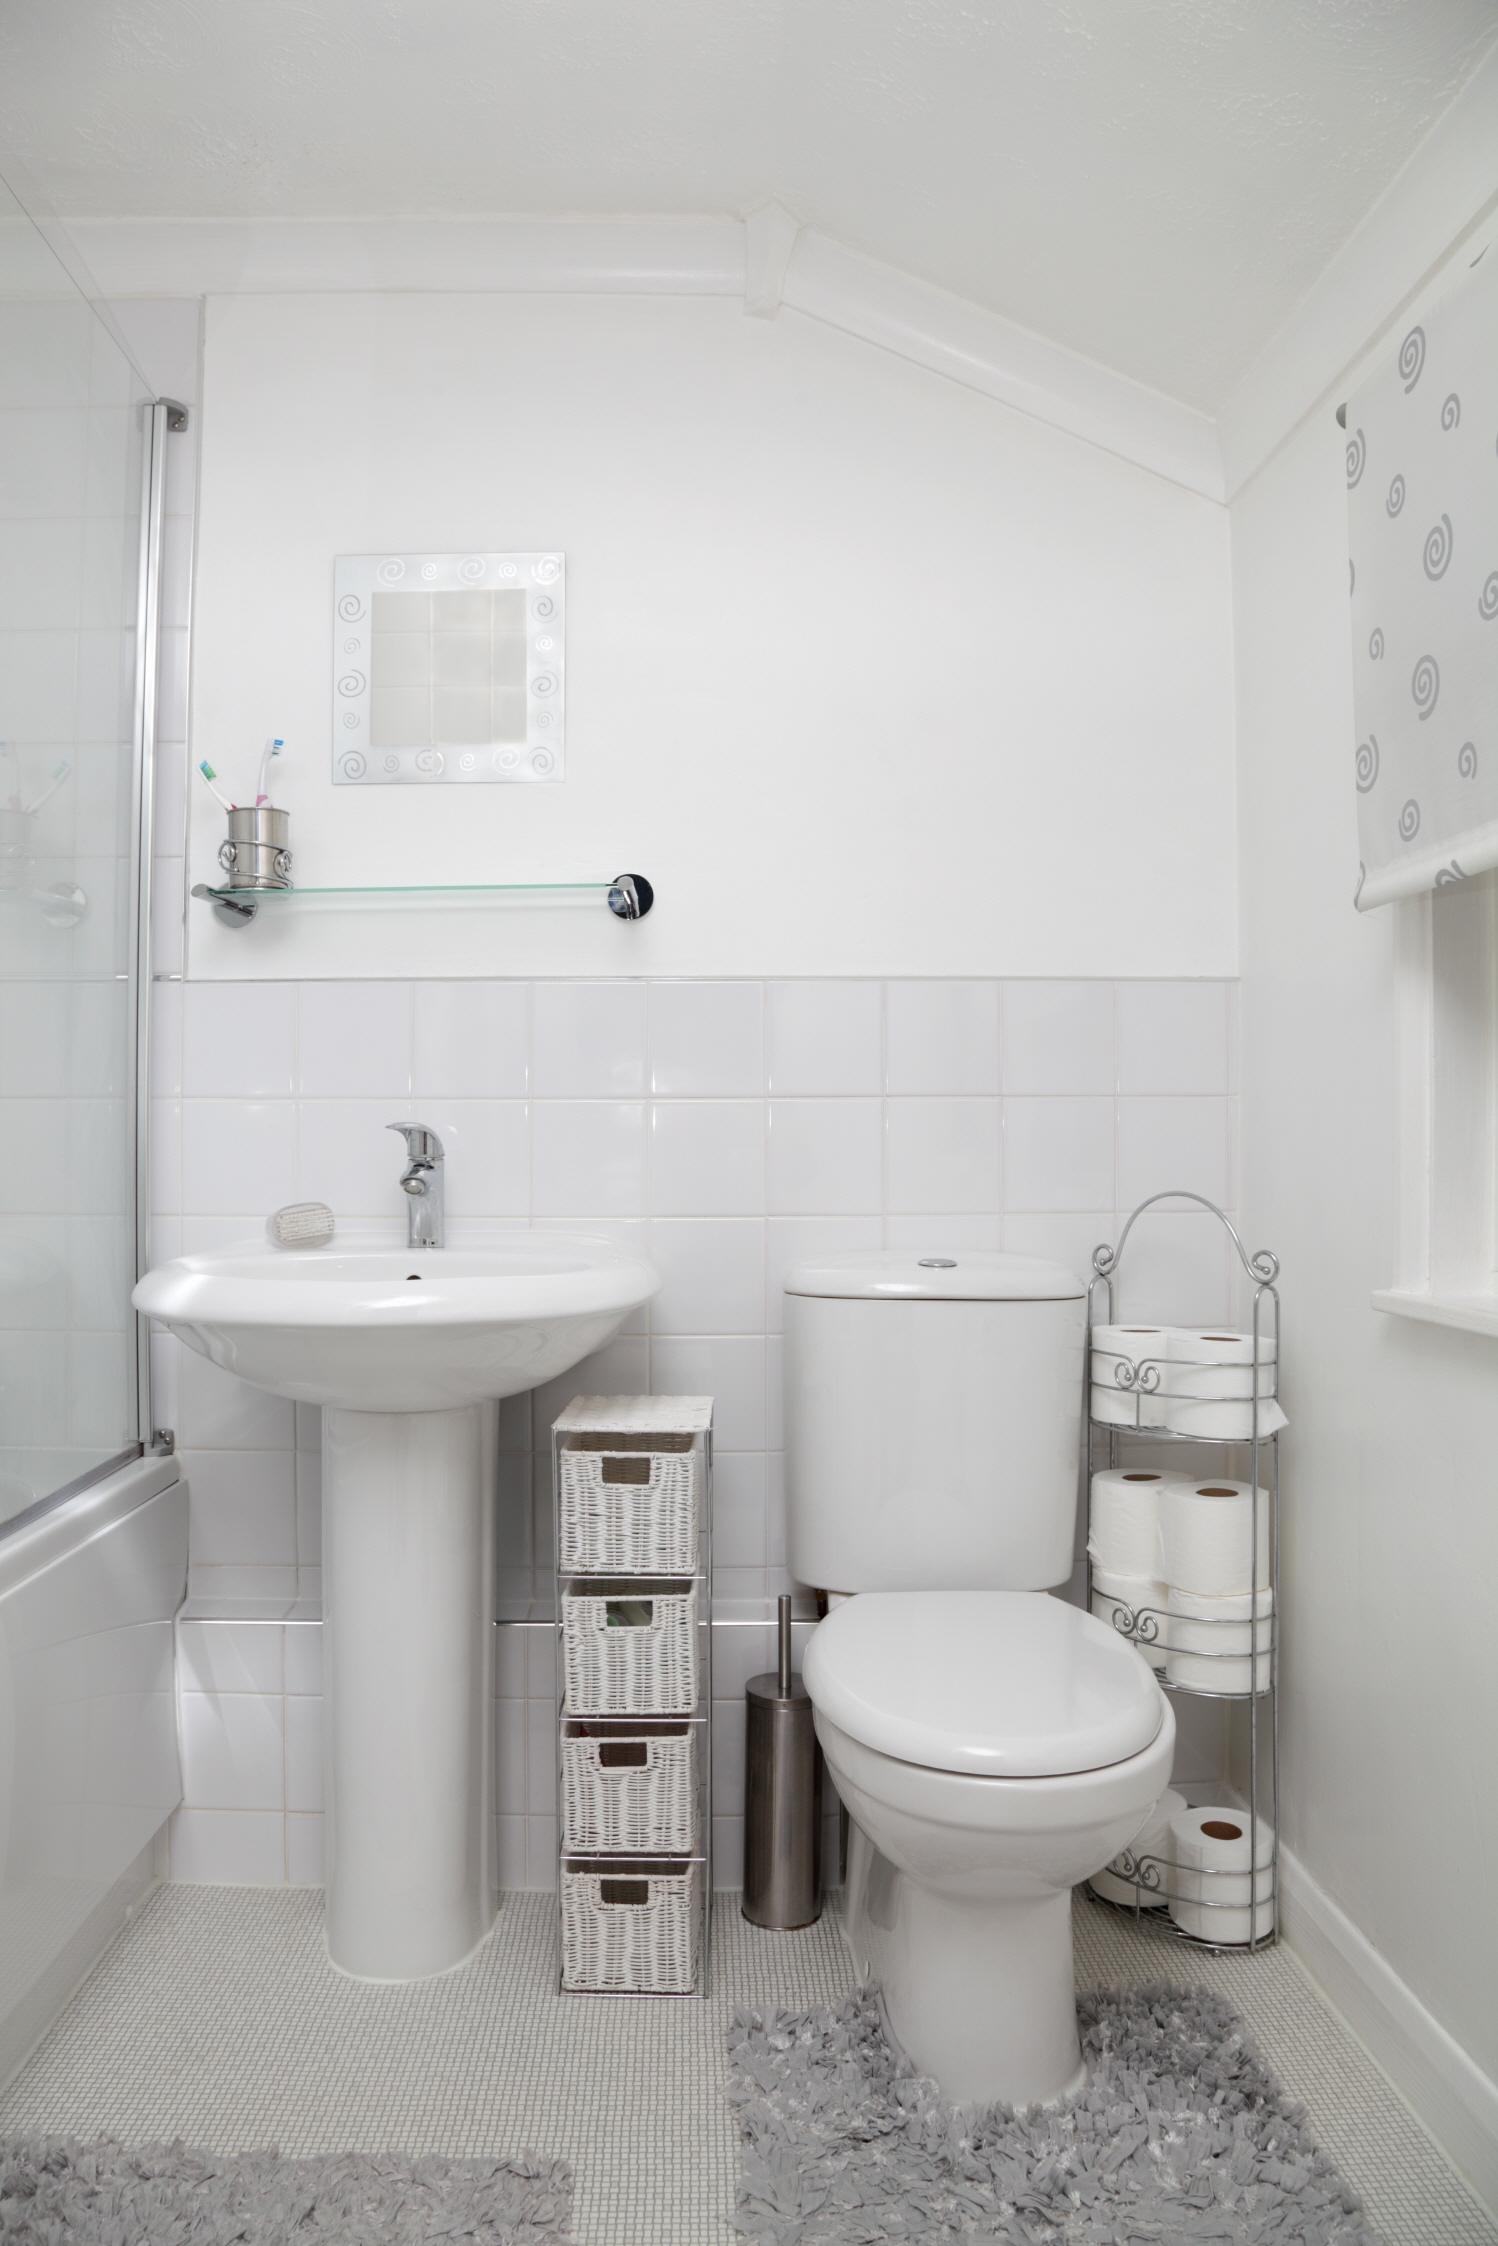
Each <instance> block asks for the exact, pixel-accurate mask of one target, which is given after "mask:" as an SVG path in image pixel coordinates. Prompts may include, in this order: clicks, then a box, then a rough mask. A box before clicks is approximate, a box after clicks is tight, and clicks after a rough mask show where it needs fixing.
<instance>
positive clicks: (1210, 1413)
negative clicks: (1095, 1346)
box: [1165, 1326, 1285, 1443]
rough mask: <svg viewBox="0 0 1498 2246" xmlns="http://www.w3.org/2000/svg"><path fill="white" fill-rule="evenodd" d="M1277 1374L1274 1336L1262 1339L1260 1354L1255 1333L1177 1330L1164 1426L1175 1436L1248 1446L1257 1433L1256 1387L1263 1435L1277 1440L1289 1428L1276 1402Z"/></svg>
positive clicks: (1173, 1331)
mask: <svg viewBox="0 0 1498 2246" xmlns="http://www.w3.org/2000/svg"><path fill="white" fill-rule="evenodd" d="M1256 1357H1257V1360H1258V1362H1257V1368H1256V1366H1255V1358H1256ZM1256 1371H1257V1380H1256V1379H1255V1373H1256ZM1275 1371H1276V1368H1275V1342H1274V1337H1273V1335H1271V1334H1261V1335H1260V1336H1259V1341H1258V1347H1257V1350H1256V1349H1255V1346H1254V1337H1253V1335H1252V1334H1251V1333H1233V1332H1230V1331H1228V1330H1227V1329H1226V1328H1222V1327H1218V1328H1208V1327H1202V1326H1172V1327H1171V1328H1170V1371H1169V1373H1168V1375H1167V1377H1166V1382H1165V1386H1166V1389H1167V1391H1168V1395H1167V1400H1166V1405H1165V1425H1166V1426H1167V1427H1168V1428H1169V1430H1170V1432H1171V1433H1172V1434H1173V1435H1197V1436H1200V1437H1202V1438H1203V1440H1205V1441H1209V1442H1221V1443H1246V1442H1248V1441H1250V1440H1251V1438H1252V1436H1253V1431H1254V1404H1253V1399H1254V1391H1255V1387H1256V1386H1257V1390H1258V1396H1259V1433H1260V1435H1273V1434H1275V1433H1277V1432H1278V1430H1279V1429H1280V1428H1281V1427H1283V1426H1284V1425H1285V1415H1284V1413H1283V1412H1282V1411H1281V1410H1280V1407H1279V1405H1278V1404H1277V1403H1276V1401H1275V1397H1274V1389H1275Z"/></svg>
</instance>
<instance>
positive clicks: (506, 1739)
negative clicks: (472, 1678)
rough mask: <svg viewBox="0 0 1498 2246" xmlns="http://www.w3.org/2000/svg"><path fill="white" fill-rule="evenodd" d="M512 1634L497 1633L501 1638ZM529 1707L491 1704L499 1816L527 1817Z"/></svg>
mask: <svg viewBox="0 0 1498 2246" xmlns="http://www.w3.org/2000/svg"><path fill="white" fill-rule="evenodd" d="M514 1634H515V1633H514V1632H507V1631H503V1630H502V1631H500V1632H499V1635H500V1636H501V1637H505V1636H513V1635H514ZM538 1705H540V1703H538ZM531 1706H532V1703H531V1702H530V1701H528V1700H497V1701H496V1702H495V1704H494V1800H495V1806H496V1808H497V1809H498V1811H499V1813H500V1815H501V1816H514V1817H524V1816H525V1815H526V1814H527V1806H528V1797H527V1793H526V1786H527V1779H526V1741H527V1739H528V1738H529V1736H530V1711H531Z"/></svg>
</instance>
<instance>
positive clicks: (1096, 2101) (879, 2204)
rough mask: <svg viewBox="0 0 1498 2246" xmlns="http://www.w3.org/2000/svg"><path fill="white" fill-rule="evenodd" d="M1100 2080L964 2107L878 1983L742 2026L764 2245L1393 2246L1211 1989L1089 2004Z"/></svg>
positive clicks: (739, 2076) (741, 2108)
mask: <svg viewBox="0 0 1498 2246" xmlns="http://www.w3.org/2000/svg"><path fill="white" fill-rule="evenodd" d="M1077 2012H1078V2024H1079V2026H1080V2028H1081V2033H1082V2051H1083V2055H1084V2057H1085V2058H1086V2060H1087V2066H1088V2082H1087V2088H1086V2089H1085V2090H1084V2091H1082V2092H1081V2093H1080V2094H1079V2095H1078V2096H1077V2097H1076V2098H1074V2099H1072V2100H1070V2101H1068V2102H1067V2103H1066V2104H1064V2105H1061V2106H1057V2107H1053V2108H1050V2109H1033V2110H1030V2111H1028V2112H1027V2111H1024V2110H1021V2111H1020V2112H1019V2113H1015V2112H1014V2111H1012V2110H1011V2109H1010V2108H1009V2107H1007V2106H989V2107H981V2106H951V2105H948V2104H947V2103H946V2101H945V2100H944V2099H943V2098H942V2097H941V2095H940V2093H939V2091H938V2090H937V2087H936V2085H935V2083H934V2082H933V2081H931V2079H930V2077H929V2076H927V2075H919V2074H917V2073H916V2072H915V2069H914V2068H913V2067H912V2065H911V2063H910V2061H909V2060H908V2059H906V2058H904V2057H901V2056H898V2055H897V2054H896V2053H895V2052H894V2051H893V2050H892V2049H891V2047H890V2045H889V2043H888V2042H887V2041H886V2039H885V2036H884V2034H883V2032H882V2030H881V2025H880V2007H879V2000H878V1996H877V1993H876V1992H875V1991H874V1990H872V1989H861V1990H859V1991H858V1993H857V1994H856V1995H855V1996H851V1997H847V1998H845V1999H844V2001H843V2002H842V2003H841V2004H840V2005H838V2006H837V2007H836V2009H835V2010H833V2009H830V2008H828V2007H825V2006H821V2007H818V2008H817V2009H816V2010H815V2011H811V2012H766V2013H759V2012H749V2011H746V2010H744V2009H743V2008H742V2007H741V2008H740V2009H739V2010H738V2011H736V2013H735V2015H734V2023H733V2026H732V2027H731V2028H730V2030H729V2038H728V2041H729V2055H730V2059H731V2062H732V2067H733V2079H732V2081H731V2083H730V2086H729V2091H728V2095H729V2098H730V2099H731V2101H732V2102H733V2104H734V2105H735V2107H736V2108H737V2111H738V2121H739V2133H740V2138H741V2142H742V2171H741V2176H740V2183H739V2204H738V2213H737V2215H736V2217H735V2221H736V2223H737V2225H738V2228H739V2230H740V2232H741V2233H742V2234H743V2236H744V2237H746V2238H749V2239H753V2240H755V2241H756V2242H757V2246H813V2242H816V2246H823V2242H825V2246H874V2242H875V2241H878V2246H888V2242H889V2241H891V2240H894V2239H921V2240H937V2239H951V2238H975V2239H993V2240H1002V2241H1004V2246H1145V2242H1146V2241H1148V2242H1149V2246H1178V2242H1179V2246H1187V2242H1190V2246H1197V2242H1199V2241H1206V2240H1215V2241H1223V2242H1230V2246H1270V2242H1271V2241H1272V2242H1273V2246H1376V2241H1375V2240H1374V2235H1373V2232H1372V2231H1371V2230H1370V2229H1369V2228H1368V2225H1367V2223H1366V2222H1365V2221H1364V2219H1363V2215H1362V2213H1361V2211H1360V2208H1359V2203H1358V2201H1357V2200H1356V2199H1355V2198H1354V2196H1353V2194H1352V2193H1351V2192H1350V2191H1349V2190H1348V2189H1347V2187H1346V2185H1345V2184H1343V2183H1342V2181H1341V2179H1340V2178H1339V2177H1338V2175H1337V2173H1336V2171H1335V2169H1334V2168H1333V2167H1332V2164H1331V2162H1330V2161H1329V2160H1328V2159H1327V2157H1326V2155H1325V2154H1324V2153H1322V2152H1319V2151H1318V2150H1317V2148H1316V2144H1315V2140H1314V2139H1313V2138H1312V2137H1311V2135H1310V2133H1309V2131H1308V2130H1307V2128H1306V2125H1305V2117H1304V2113H1303V2110H1302V2108H1301V2107H1299V2106H1297V2105H1294V2104H1292V2103H1291V2101H1290V2100H1289V2099H1287V2098H1286V2097H1284V2096H1283V2095H1282V2094H1281V2092H1280V2089H1279V2087H1278V2085H1277V2084H1276V2082H1275V2080H1274V2078H1273V2076H1272V2075H1271V2074H1270V2073H1269V2070H1268V2069H1267V2068H1266V2067H1265V2065H1264V2063H1263V2061H1262V2060H1261V2059H1260V2058H1259V2057H1258V2055H1257V2054H1256V2053H1255V2051H1254V2050H1253V2048H1252V2046H1251V2045H1250V2044H1249V2042H1248V2040H1247V2036H1246V2034H1245V2031H1244V2027H1243V2023H1242V2021H1241V2020H1240V2019H1239V2018H1238V2016H1237V2014H1236V2013H1235V2012H1233V2011H1232V2010H1231V2009H1230V2007H1229V2006H1228V2005H1226V2004H1224V2003H1223V2002H1222V2000H1221V1998H1220V1997H1216V1996H1212V1995H1210V1994H1209V1993H1208V1992H1207V1991H1205V1990H1200V1991H1197V1992H1194V1993H1189V1992H1187V1991H1185V1990H1181V1989H1141V1990H1134V1991H1131V1992H1130V1993H1129V1994H1128V1995H1126V1996H1115V1995H1112V1994H1104V1995H1102V1996H1088V1997H1082V1998H1080V1999H1079V2000H1078V2005H1077Z"/></svg>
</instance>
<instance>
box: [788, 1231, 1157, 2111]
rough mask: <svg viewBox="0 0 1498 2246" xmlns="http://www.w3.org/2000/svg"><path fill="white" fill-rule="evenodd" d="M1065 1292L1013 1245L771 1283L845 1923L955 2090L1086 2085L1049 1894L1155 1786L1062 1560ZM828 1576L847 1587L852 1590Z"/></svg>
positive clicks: (1113, 1671) (980, 2095)
mask: <svg viewBox="0 0 1498 2246" xmlns="http://www.w3.org/2000/svg"><path fill="white" fill-rule="evenodd" d="M1084 1324H1085V1291H1084V1289H1083V1287H1082V1284H1081V1282H1080V1280H1078V1279H1076V1278H1075V1277H1074V1276H1073V1275H1072V1274H1071V1273H1070V1272H1068V1271H1064V1270H1062V1269H1061V1268H1060V1267H1059V1265H1056V1264H1050V1263H1042V1262H1039V1261H1037V1260H1035V1259H1034V1258H1031V1257H1028V1256H1006V1255H992V1254H982V1253H976V1252H975V1253H972V1254H966V1255H958V1256H957V1257H956V1258H946V1257H943V1258H940V1259H937V1258H926V1259H922V1258H918V1257H917V1256H915V1255H914V1254H900V1253H882V1254H881V1253H865V1254H862V1255H856V1256H846V1257H838V1258H834V1259H830V1260H828V1261H826V1262H820V1263H805V1264H801V1265H798V1266H797V1267H796V1268H795V1269H794V1270H793V1271H792V1272H791V1273H790V1274H789V1276H788V1278H787V1280H786V1303H785V1339H786V1465H787V1473H788V1491H787V1501H788V1520H789V1529H790V1550H789V1559H790V1566H791V1570H792V1572H793V1573H794V1574H795V1576H796V1577H797V1578H798V1579H799V1580H800V1581H801V1582H803V1583H809V1584H813V1585H815V1586H816V1587H817V1588H818V1589H819V1590H825V1591H826V1592H827V1593H828V1594H829V1597H830V1598H831V1600H832V1611H831V1612H830V1613H829V1615H828V1617H827V1619H826V1621H825V1622H823V1623H822V1624H821V1625H820V1626H819V1627H818V1628H817V1629H816V1630H815V1631H814V1632H813V1633H812V1637H811V1641H810V1643H809V1645H808V1647H807V1650H806V1657H805V1662H804V1665H803V1666H804V1673H805V1679H806V1686H807V1690H808V1691H809V1692H810V1694H811V1698H812V1702H813V1704H814V1707H815V1710H816V1725H817V1735H818V1737H819V1738H820V1740H821V1742H822V1748H823V1752H824V1753H825V1755H826V1757H827V1765H828V1768H829V1770H830V1771H831V1773H832V1777H833V1781H834V1783H835V1785H836V1787H837V1790H838V1793H839V1795H840V1797H841V1798H842V1800H843V1802H844V1803H845V1804H846V1805H847V1808H848V1812H849V1815H850V1817H851V1819H852V1824H853V1830H852V1833H851V1836H850V1845H849V1852H848V1885H847V1893H846V1897H845V1927H846V1931H847V1935H848V1939H849V1942H850V1943H851V1945H852V1948H853V1952H854V1956H855V1960H856V1962H857V1966H858V1970H859V1973H860V1976H861V1977H863V1978H867V1979H871V1980H875V1981H878V1982H879V1983H880V1985H881V1987H882V1989H883V1994H884V2004H885V2010H886V2013H887V2016H888V2020H889V2025H890V2028H891V2030H892V2031H893V2033H894V2035H895V2037H896V2038H897V2040H898V2041H899V2043H900V2044H901V2045H902V2046H903V2048H904V2049H905V2050H906V2051H907V2052H908V2053H909V2055H910V2057H911V2058H912V2059H913V2060H914V2062H915V2064H916V2065H917V2066H918V2067H919V2068H920V2069H921V2070H922V2072H923V2073H926V2074H930V2075H934V2076H935V2078H936V2080H937V2082H938V2083H939V2084H940V2085H941V2087H942V2089H943V2090H944V2091H945V2092H946V2094H947V2095H948V2096H949V2097H951V2098H954V2099H962V2100H967V2099H982V2100H984V2101H988V2100H992V2099H1003V2100H1004V2101H1006V2102H1007V2103H1009V2104H1014V2105H1023V2104H1033V2103H1035V2102H1037V2101H1041V2100H1046V2099H1052V2098H1057V2097H1061V2096H1064V2095H1065V2094H1066V2093H1067V2092H1068V2091H1071V2090H1073V2089H1076V2088H1079V2087H1080V2085H1081V2083H1082V2080H1083V2071H1084V2070H1083V2067H1082V2056H1081V2050H1080V2046H1079V2044H1078V2040H1077V2024H1076V2011H1075V2005H1074V2002H1073V1989H1072V1947H1071V1892H1070V1891H1071V1889H1072V1887H1073V1885H1074V1884H1076V1883H1077V1882H1078V1881H1080V1880H1084V1879H1086V1878H1088V1877H1089V1876H1090V1875H1091V1874H1092V1873H1093V1872H1096V1871H1100V1870H1101V1869H1102V1867H1103V1865H1104V1864H1106V1863H1107V1862H1108V1861H1109V1859H1110V1858H1111V1857H1113V1856H1116V1855H1117V1854H1118V1852H1119V1850H1120V1849H1121V1848H1126V1847H1127V1846H1128V1844H1129V1842H1130V1841H1131V1840H1132V1839H1133V1838H1134V1837H1135V1835H1136V1834H1137V1833H1139V1832H1140V1831H1141V1830H1142V1828H1143V1826H1144V1825H1145V1823H1146V1822H1147V1820H1148V1818H1149V1816H1150V1813H1151V1812H1152V1810H1153V1809H1154V1806H1155V1803H1156V1802H1157V1801H1158V1799H1159V1797H1160V1795H1161V1794H1162V1793H1163V1792H1164V1791H1165V1789H1166V1787H1167V1786H1168V1785H1169V1783H1170V1773H1171V1760H1172V1756H1173V1753H1174V1748H1175V1719H1174V1717H1173V1716H1172V1714H1171V1711H1170V1707H1169V1704H1168V1702H1167V1701H1166V1699H1165V1697H1164V1695H1163V1694H1162V1692H1161V1691H1160V1688H1159V1686H1158V1685H1157V1683H1156V1682H1155V1678H1154V1675H1153V1672H1152V1671H1151V1670H1150V1668H1149V1666H1148V1664H1147V1663H1146V1662H1145V1660H1144V1658H1143V1656H1142V1655H1141V1654H1140V1653H1139V1652H1138V1651H1137V1650H1136V1649H1135V1648H1134V1647H1133V1646H1132V1645H1130V1644H1129V1643H1128V1642H1127V1641H1126V1640H1124V1639H1123V1638H1121V1637H1119V1636H1118V1634H1117V1633H1116V1632H1115V1631H1113V1630H1111V1629H1109V1628H1108V1626H1107V1625H1106V1624H1105V1623H1103V1622H1099V1621H1097V1620H1096V1619H1095V1618H1094V1617H1093V1616H1091V1615H1088V1614H1084V1613H1083V1612H1082V1611H1081V1610H1080V1609H1079V1608H1077V1607H1074V1606H1070V1605H1067V1604H1065V1603H1063V1602H1062V1601H1061V1600H1059V1599H1052V1598H1048V1597H1046V1596H1045V1593H1046V1591H1047V1589H1048V1588H1049V1587H1050V1586H1053V1585H1056V1584H1061V1583H1064V1582H1065V1581H1066V1580H1067V1578H1068V1577H1069V1576H1070V1574H1071V1570H1072V1547H1073V1542H1074V1536H1075V1524H1076V1510H1077V1490H1078V1470H1079V1461H1080V1438H1081V1410H1082V1395H1083V1362H1082V1360H1083V1339H1082V1337H1083V1327H1084ZM849 1594H856V1595H854V1596H849Z"/></svg>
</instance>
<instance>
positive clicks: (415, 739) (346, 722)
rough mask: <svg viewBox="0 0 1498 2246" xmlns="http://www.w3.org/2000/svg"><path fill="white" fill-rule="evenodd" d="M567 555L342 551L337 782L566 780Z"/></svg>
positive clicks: (338, 570) (336, 621)
mask: <svg viewBox="0 0 1498 2246" xmlns="http://www.w3.org/2000/svg"><path fill="white" fill-rule="evenodd" d="M566 614H567V570H566V557H565V556H564V555H562V554H557V553H538V554H340V555H339V556H338V557H337V559H336V561H335V562H334V566H333V784H334V786H335V787H344V788H353V787H363V788H367V787H451V786H459V787H472V786H474V785H478V784H483V785H490V786H493V785H500V786H519V785H528V786H534V785H536V784H537V783H542V784H544V783H547V782H552V781H558V780H561V779H563V778H564V777H565V775H566V756H565V742H566V671H565V665H564V657H565V652H566Z"/></svg>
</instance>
